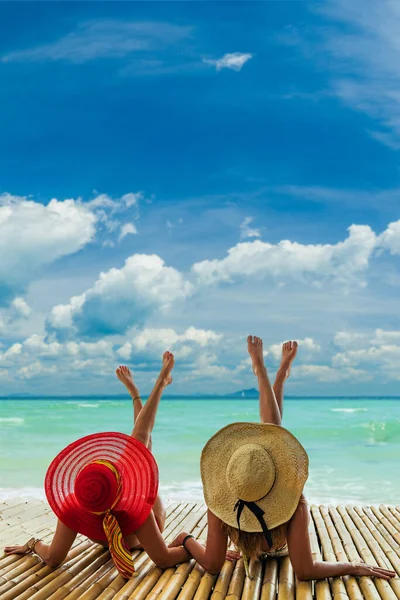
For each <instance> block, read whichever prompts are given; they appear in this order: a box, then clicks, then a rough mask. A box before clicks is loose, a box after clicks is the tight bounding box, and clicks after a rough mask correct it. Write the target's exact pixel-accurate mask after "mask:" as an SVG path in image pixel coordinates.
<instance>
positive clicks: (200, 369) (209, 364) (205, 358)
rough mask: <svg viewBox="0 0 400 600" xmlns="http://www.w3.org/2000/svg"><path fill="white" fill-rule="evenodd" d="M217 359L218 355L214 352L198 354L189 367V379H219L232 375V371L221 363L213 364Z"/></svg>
mask: <svg viewBox="0 0 400 600" xmlns="http://www.w3.org/2000/svg"><path fill="white" fill-rule="evenodd" d="M217 360H218V357H217V355H216V354H199V355H198V357H197V359H196V361H195V363H194V364H193V367H192V369H191V372H190V379H192V378H193V379H197V378H203V379H221V378H224V377H232V376H233V375H234V371H231V370H230V369H228V368H227V367H224V366H222V365H218V364H215V363H216V362H217ZM230 383H231V381H230Z"/></svg>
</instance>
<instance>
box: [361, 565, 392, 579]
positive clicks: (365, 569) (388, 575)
mask: <svg viewBox="0 0 400 600" xmlns="http://www.w3.org/2000/svg"><path fill="white" fill-rule="evenodd" d="M353 568H354V571H353V573H352V575H356V576H358V577H362V576H363V575H364V576H366V577H378V578H379V579H392V578H393V577H396V573H395V572H394V571H388V570H387V569H381V568H380V567H374V566H372V565H366V564H365V563H356V564H353Z"/></svg>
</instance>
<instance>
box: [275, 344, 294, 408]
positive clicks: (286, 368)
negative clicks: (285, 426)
mask: <svg viewBox="0 0 400 600" xmlns="http://www.w3.org/2000/svg"><path fill="white" fill-rule="evenodd" d="M297 348H298V343H297V342H285V343H284V344H283V346H282V358H281V364H280V365H279V369H278V371H277V373H276V377H275V383H274V386H273V387H274V392H275V398H276V401H277V403H278V407H279V412H280V413H281V418H283V388H284V384H285V381H286V379H287V378H288V377H289V375H290V368H291V366H292V362H293V361H294V359H295V357H296V354H297Z"/></svg>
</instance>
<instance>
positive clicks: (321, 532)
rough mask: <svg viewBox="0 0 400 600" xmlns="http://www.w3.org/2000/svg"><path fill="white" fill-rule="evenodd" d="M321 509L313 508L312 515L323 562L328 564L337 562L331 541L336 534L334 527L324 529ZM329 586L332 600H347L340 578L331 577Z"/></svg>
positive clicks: (343, 584) (334, 538)
mask: <svg viewBox="0 0 400 600" xmlns="http://www.w3.org/2000/svg"><path fill="white" fill-rule="evenodd" d="M321 508H322V507H320V508H319V510H318V509H317V507H314V508H313V511H312V515H313V518H314V523H315V526H316V528H317V531H318V536H319V539H320V542H321V546H322V551H323V555H324V560H326V561H329V562H337V558H336V555H335V552H334V549H333V540H335V541H336V538H337V537H338V534H337V531H336V529H335V528H334V527H330V528H327V527H326V524H325V521H324V519H323V518H322V515H321V512H320V511H321ZM330 586H331V591H332V595H333V597H334V598H336V597H339V598H341V599H342V600H349V596H348V594H347V591H346V587H345V583H344V581H343V579H342V578H341V577H332V578H331V579H330Z"/></svg>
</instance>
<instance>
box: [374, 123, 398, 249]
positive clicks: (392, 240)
mask: <svg viewBox="0 0 400 600" xmlns="http://www.w3.org/2000/svg"><path fill="white" fill-rule="evenodd" d="M399 132H400V131H399ZM379 245H380V246H381V247H382V248H386V249H387V250H389V252H390V253H391V254H400V220H399V221H395V222H394V223H390V224H389V225H388V227H387V229H386V230H385V231H384V232H383V233H382V234H381V235H380V236H379Z"/></svg>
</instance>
